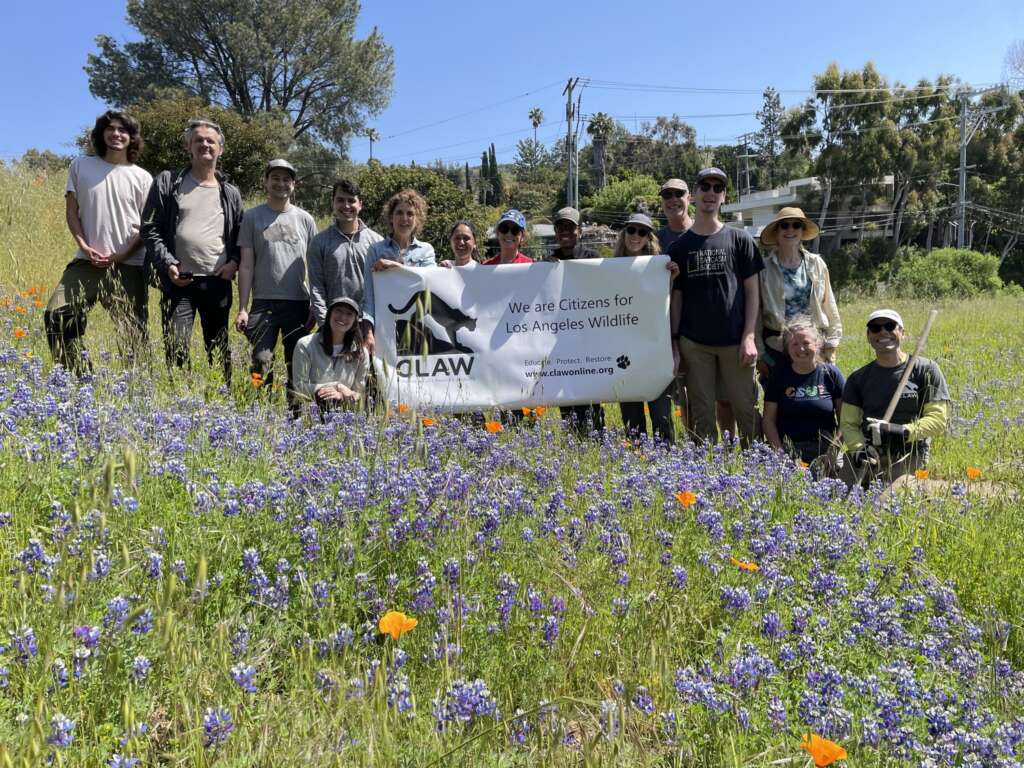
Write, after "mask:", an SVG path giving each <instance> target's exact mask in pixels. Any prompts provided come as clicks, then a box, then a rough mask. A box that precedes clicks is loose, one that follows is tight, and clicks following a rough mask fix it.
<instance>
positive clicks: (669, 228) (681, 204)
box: [658, 179, 693, 253]
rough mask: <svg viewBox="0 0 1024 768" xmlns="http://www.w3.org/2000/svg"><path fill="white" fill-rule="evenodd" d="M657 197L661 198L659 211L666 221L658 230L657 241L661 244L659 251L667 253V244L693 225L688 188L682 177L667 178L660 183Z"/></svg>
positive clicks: (669, 244) (670, 243)
mask: <svg viewBox="0 0 1024 768" xmlns="http://www.w3.org/2000/svg"><path fill="white" fill-rule="evenodd" d="M658 197H660V198H661V211H662V213H664V214H665V219H666V221H667V222H668V223H667V224H665V226H664V227H662V228H661V229H659V230H658V242H659V243H660V244H661V252H662V253H668V249H669V246H671V245H672V243H674V242H675V241H676V240H678V239H679V238H680V237H682V235H683V233H684V232H686V230H688V229H689V228H690V227H692V226H693V219H691V218H690V188H689V187H688V186H687V184H686V182H685V181H683V180H682V179H669V180H668V181H666V182H665V183H664V184H662V185H661V189H660V190H658Z"/></svg>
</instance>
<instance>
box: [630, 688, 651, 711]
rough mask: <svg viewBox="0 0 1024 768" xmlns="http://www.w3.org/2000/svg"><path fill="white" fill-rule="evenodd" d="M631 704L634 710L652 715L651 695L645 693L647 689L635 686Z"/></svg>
mask: <svg viewBox="0 0 1024 768" xmlns="http://www.w3.org/2000/svg"><path fill="white" fill-rule="evenodd" d="M631 703H632V704H633V706H634V707H635V708H636V709H638V710H640V711H641V712H643V713H644V714H645V715H651V714H654V699H652V698H651V695H650V694H649V693H648V692H647V688H645V687H644V686H642V685H638V686H637V688H636V692H635V693H634V694H633V700H632V702H631Z"/></svg>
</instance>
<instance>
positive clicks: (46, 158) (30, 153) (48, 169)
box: [17, 148, 74, 173]
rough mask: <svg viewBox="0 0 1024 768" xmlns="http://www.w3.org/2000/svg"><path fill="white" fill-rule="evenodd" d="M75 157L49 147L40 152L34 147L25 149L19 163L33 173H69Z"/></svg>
mask: <svg viewBox="0 0 1024 768" xmlns="http://www.w3.org/2000/svg"><path fill="white" fill-rule="evenodd" d="M73 159H74V158H72V157H71V156H70V155H58V154H57V153H56V152H54V151H52V150H49V149H44V150H42V151H41V152H40V151H39V150H38V149H35V148H33V149H28V150H25V154H23V155H22V156H21V157H20V158H19V159H18V161H17V164H18V165H20V166H21V167H22V168H25V169H27V170H29V171H31V172H32V173H67V170H68V168H69V167H70V166H71V161H72V160H73Z"/></svg>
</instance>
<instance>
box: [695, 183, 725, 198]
mask: <svg viewBox="0 0 1024 768" xmlns="http://www.w3.org/2000/svg"><path fill="white" fill-rule="evenodd" d="M700 191H701V192H714V193H715V194H716V195H718V194H721V193H722V192H725V184H712V183H711V182H710V181H702V182H701V183H700Z"/></svg>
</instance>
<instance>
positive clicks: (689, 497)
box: [675, 491, 697, 509]
mask: <svg viewBox="0 0 1024 768" xmlns="http://www.w3.org/2000/svg"><path fill="white" fill-rule="evenodd" d="M675 497H676V501H678V502H679V503H680V504H682V505H683V508H684V509H685V508H687V507H692V506H693V505H694V504H695V503H696V502H697V494H696V493H694V492H693V491H677V492H676V493H675Z"/></svg>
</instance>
